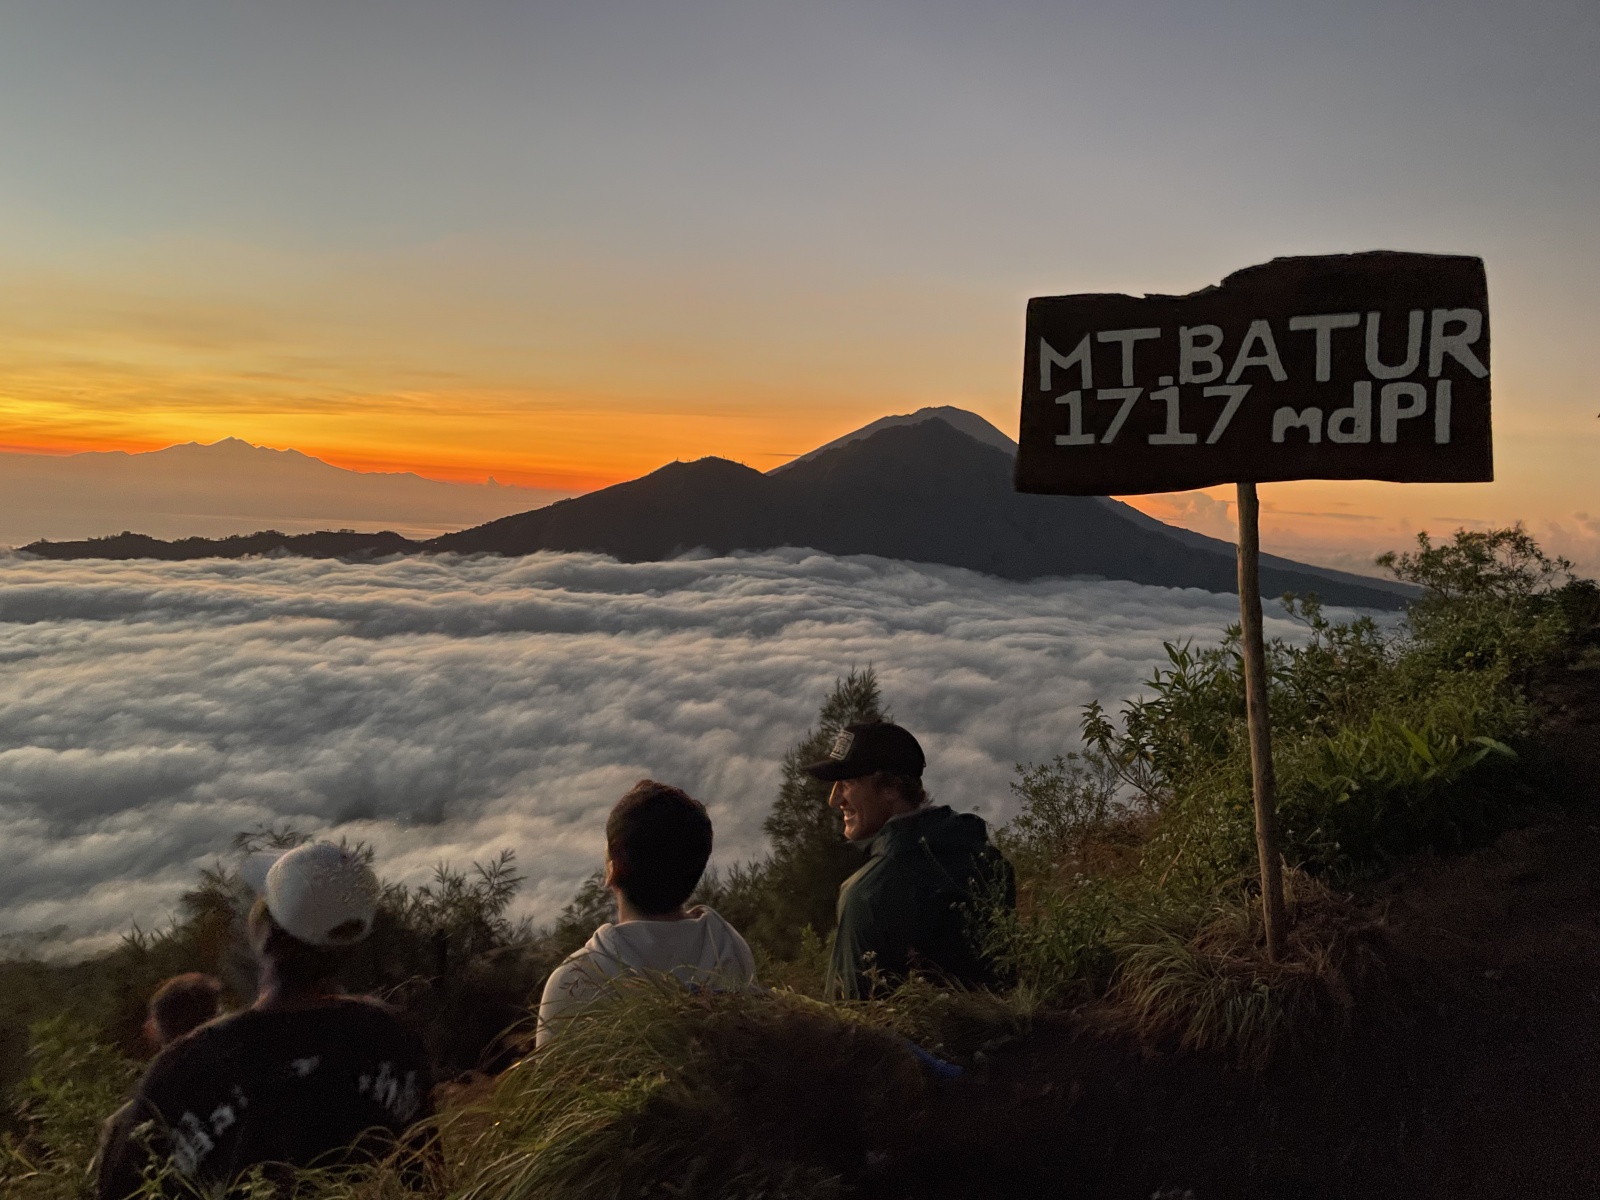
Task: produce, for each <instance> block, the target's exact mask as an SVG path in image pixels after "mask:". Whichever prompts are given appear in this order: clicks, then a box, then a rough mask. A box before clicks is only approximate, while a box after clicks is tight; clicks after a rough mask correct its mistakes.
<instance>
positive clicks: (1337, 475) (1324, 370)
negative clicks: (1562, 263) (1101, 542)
mask: <svg viewBox="0 0 1600 1200" xmlns="http://www.w3.org/2000/svg"><path fill="white" fill-rule="evenodd" d="M1023 372H1024V374H1023V385H1022V430H1021V438H1020V442H1021V449H1020V452H1019V453H1018V455H1017V477H1016V483H1017V490H1018V491H1021V492H1048V493H1055V494H1059V495H1079V496H1104V495H1112V494H1117V495H1125V494H1130V493H1138V492H1168V491H1179V490H1182V489H1186V488H1197V487H1206V486H1208V485H1211V484H1216V483H1233V482H1265V481H1269V480H1283V479H1390V480H1397V481H1401V482H1412V481H1431V482H1444V481H1463V482H1465V481H1474V480H1488V479H1493V478H1494V457H1493V448H1492V445H1491V442H1490V433H1489V299H1488V286H1487V283H1486V282H1485V278H1484V270H1483V260H1482V259H1479V258H1468V257H1464V256H1459V255H1442V254H1402V253H1395V252H1390V251H1375V252H1373V253H1369V254H1349V255H1328V256H1322V257H1314V258H1280V259H1275V260H1273V261H1272V262H1270V263H1266V264H1265V265H1263V266H1257V267H1249V268H1247V269H1245V270H1243V271H1238V272H1235V273H1234V274H1232V275H1230V276H1228V278H1227V279H1225V280H1223V281H1222V283H1221V284H1220V285H1218V286H1216V287H1211V288H1206V289H1205V290H1204V291H1199V292H1195V293H1194V294H1193V295H1189V296H1145V297H1142V298H1141V297H1135V296H1122V295H1082V296H1041V297H1038V298H1035V299H1033V300H1030V301H1029V302H1028V341H1027V350H1026V353H1025V355H1024V359H1023Z"/></svg>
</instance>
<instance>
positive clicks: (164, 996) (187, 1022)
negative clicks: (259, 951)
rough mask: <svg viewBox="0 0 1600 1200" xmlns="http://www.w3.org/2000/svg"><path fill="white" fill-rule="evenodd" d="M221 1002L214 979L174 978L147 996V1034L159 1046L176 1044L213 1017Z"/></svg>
mask: <svg viewBox="0 0 1600 1200" xmlns="http://www.w3.org/2000/svg"><path fill="white" fill-rule="evenodd" d="M221 999H222V984H221V982H219V981H218V980H217V979H215V978H214V977H212V976H210V975H202V974H201V973H200V972H198V971H190V972H189V973H188V974H186V975H174V976H173V977H172V978H171V979H169V980H167V981H166V982H165V983H163V984H162V985H161V986H160V987H158V988H157V989H156V990H155V993H154V994H153V995H152V996H151V997H150V1031H151V1033H153V1034H154V1035H155V1039H156V1040H157V1041H160V1042H161V1043H163V1044H165V1043H167V1042H172V1041H176V1040H177V1039H178V1038H181V1037H182V1036H183V1035H184V1034H186V1033H188V1032H190V1031H191V1030H193V1029H196V1028H198V1027H199V1026H201V1025H204V1024H205V1023H206V1022H207V1021H209V1020H211V1018H212V1017H214V1016H216V1015H217V1006H218V1004H219V1003H220V1002H221Z"/></svg>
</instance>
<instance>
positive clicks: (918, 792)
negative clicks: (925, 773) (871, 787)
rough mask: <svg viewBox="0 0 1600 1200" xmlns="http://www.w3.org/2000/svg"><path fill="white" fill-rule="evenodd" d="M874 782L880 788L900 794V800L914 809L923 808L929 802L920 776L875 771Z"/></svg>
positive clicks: (873, 774)
mask: <svg viewBox="0 0 1600 1200" xmlns="http://www.w3.org/2000/svg"><path fill="white" fill-rule="evenodd" d="M871 779H872V782H874V783H876V784H877V785H878V786H879V787H886V788H889V789H890V790H891V791H894V792H898V793H899V794H900V798H901V799H902V800H904V801H905V802H906V803H907V804H909V805H911V807H912V808H921V807H922V806H923V805H924V804H926V803H927V802H928V793H927V791H926V790H925V789H924V788H923V786H922V776H920V775H899V774H896V773H895V772H893V771H874V772H873V773H872V775H871Z"/></svg>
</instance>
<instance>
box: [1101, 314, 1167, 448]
mask: <svg viewBox="0 0 1600 1200" xmlns="http://www.w3.org/2000/svg"><path fill="white" fill-rule="evenodd" d="M1160 336H1161V330H1159V329H1106V330H1103V331H1102V332H1100V333H1097V334H1095V335H1094V339H1095V341H1097V342H1121V343H1122V386H1123V387H1132V386H1133V344H1134V343H1135V342H1148V341H1149V340H1150V339H1151V338H1158V337H1160ZM1083 386H1084V387H1088V386H1089V383H1088V381H1087V380H1085V381H1084V384H1083ZM1106 440H1107V441H1110V440H1111V439H1110V438H1107V439H1106Z"/></svg>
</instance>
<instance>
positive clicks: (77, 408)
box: [0, 0, 1600, 567]
mask: <svg viewBox="0 0 1600 1200" xmlns="http://www.w3.org/2000/svg"><path fill="white" fill-rule="evenodd" d="M1597 62H1600V5H1596V4H1595V3H1594V0H1530V2H1527V3H1496V4H1486V3H1474V2H1472V0H1455V2H1451V3H1388V2H1386V3H1375V2H1374V3H1366V2H1354V3H1342V4H1334V5H1310V4H1300V5H1285V4H1281V3H1266V2H1261V3H1215V2H1197V0H1190V2H1182V3H1180V2H1172V3H1137V2H1135V3H1126V2H1124V3H1105V4H1094V5H1090V4H1067V3H1042V2H1039V0H1028V2H1023V0H988V2H986V3H983V4H974V3H967V4H960V5H957V4H947V3H916V4H911V3H896V2H894V0H884V2H881V3H875V4H870V5H868V4H851V5H846V4H837V3H829V2H826V0H806V2H805V3H798V2H795V3H760V2H754V3H752V2H750V0H744V2H742V3H734V2H732V0H728V2H725V3H718V2H704V0H685V2H682V3H671V4H662V3H654V4H651V3H614V2H610V0H589V2H587V3H582V4H561V5H558V4H545V3H530V2H523V3H511V2H509V0H456V2H455V3H452V4H448V5H446V4H439V3H407V2H404V0H339V2H334V3H309V2H299V0H291V2H285V3H275V4H264V3H248V4H247V3H232V2H219V0H204V2H201V0H194V2H183V3H180V2H172V0H142V2H141V3H139V4H120V5H119V4H110V3H100V4H80V3H72V2H63V0H49V2H37V3H34V2H25V0H0V268H3V269H0V445H3V446H4V447H5V448H7V449H10V450H35V451H37V450H47V451H51V452H72V451H77V450H87V449H112V448H117V449H128V450H145V449H155V448H159V447H162V446H166V445H170V444H172V443H175V442H187V441H202V442H210V441H215V440H217V439H220V438H224V437H229V436H232V437H238V438H243V439H245V440H247V441H250V442H253V443H257V444H261V445H268V446H273V447H279V448H284V447H294V448H297V449H299V450H302V451H304V452H306V453H308V454H313V455H316V456H318V457H321V458H324V459H327V460H328V461H330V462H333V463H336V464H339V465H343V466H349V467H355V468H358V469H364V470H366V469H383V470H394V469H402V470H414V471H417V472H419V473H421V474H424V475H429V476H433V477H435V478H444V479H467V480H481V479H483V478H484V477H486V476H488V475H491V474H492V475H494V476H496V477H497V478H498V479H499V480H501V481H502V482H515V483H521V484H525V485H528V486H534V487H551V488H563V489H573V490H584V489H588V488H593V487H597V486H601V485H604V484H607V483H611V482H615V481H617V480H621V479H625V478H629V477H632V476H634V475H638V474H640V473H642V472H644V471H647V470H650V469H652V468H654V467H656V466H659V465H661V464H662V463H663V462H666V461H669V460H671V459H673V458H696V457H700V456H702V455H706V454H718V455H724V456H727V457H730V458H734V459H738V460H740V461H743V462H746V463H748V464H750V465H751V466H755V467H759V468H762V469H765V468H768V467H771V466H774V465H776V464H778V463H779V462H782V461H783V460H784V458H786V457H787V456H790V455H793V454H797V453H800V452H803V451H805V450H808V449H810V448H812V447H813V446H815V445H817V444H819V443H821V442H824V441H827V440H828V439H830V438H832V437H836V436H838V435H839V434H842V433H844V432H846V431H848V430H849V429H851V428H854V427H856V426H858V425H861V424H864V423H866V422H867V421H869V420H872V419H873V418H875V417H878V416H881V415H883V414H885V413H889V412H907V411H911V410H912V409H915V408H919V407H922V406H924V405H936V404H955V405H960V406H962V407H965V408H969V409H972V410H973V411H976V412H978V413H981V414H982V415H984V416H985V417H987V418H988V419H990V420H991V421H993V422H994V423H995V424H997V425H998V426H1000V427H1001V428H1002V429H1004V430H1006V432H1008V433H1010V434H1013V435H1014V434H1015V432H1016V424H1017V406H1018V392H1019V387H1020V363H1021V354H1022V321H1023V314H1024V306H1025V303H1026V300H1027V298H1028V297H1029V296H1031V295H1038V294H1052V293H1064V292H1078V291H1130V292H1144V291H1159V292H1186V291H1190V290H1193V289H1195V288H1198V287H1202V286H1205V285H1206V284H1209V283H1213V282H1216V281H1217V280H1218V279H1220V278H1221V277H1222V276H1223V275H1224V274H1226V273H1228V272H1229V271H1231V270H1233V269H1236V268H1238V267H1242V266H1245V265H1248V264H1251V263H1255V262H1260V261H1264V260H1266V259H1269V258H1271V257H1273V256H1275V255H1281V254H1305V253H1327V252H1339V251H1351V250H1363V249H1370V248H1377V247H1384V248H1395V249H1406V250H1424V251H1444V252H1456V253H1470V254H1478V255H1481V256H1483V258H1484V259H1485V260H1486V262H1487V265H1488V271H1489V282H1490V297H1491V305H1492V312H1493V322H1494V337H1495V348H1494V362H1495V375H1494V387H1495V397H1496V429H1495V432H1496V444H1497V465H1498V475H1499V479H1498V481H1497V482H1496V483H1494V484H1492V485H1482V484H1477V485H1452V486H1445V485H1430V486H1415V485H1411V486H1402V485H1392V484H1367V483H1327V484H1322V483H1305V484H1280V485H1271V486H1268V487H1266V488H1264V489H1263V496H1264V500H1265V503H1266V508H1267V511H1266V513H1265V516H1264V520H1265V523H1266V537H1267V542H1268V548H1269V549H1273V550H1276V551H1278V552H1281V553H1291V554H1298V555H1302V556H1315V557H1318V558H1319V559H1320V560H1323V561H1329V562H1336V563H1340V564H1343V565H1352V564H1355V563H1357V562H1359V561H1362V560H1365V559H1367V558H1369V557H1370V554H1371V552H1372V551H1373V550H1375V549H1382V548H1384V547H1386V546H1389V545H1393V544H1394V543H1395V541H1396V539H1397V538H1399V537H1401V536H1404V535H1405V534H1407V533H1409V532H1410V531H1413V530H1415V529H1418V528H1429V529H1432V530H1434V531H1435V532H1441V531H1444V530H1447V529H1448V528H1452V527H1454V526H1455V525H1459V524H1463V523H1465V524H1479V523H1484V522H1497V523H1501V522H1508V521H1510V520H1513V519H1524V520H1527V521H1528V522H1529V523H1530V525H1532V526H1533V527H1534V528H1535V530H1536V531H1537V532H1539V533H1540V534H1541V536H1544V537H1546V538H1547V539H1549V540H1550V541H1551V543H1552V544H1554V545H1555V546H1556V547H1557V548H1559V549H1563V550H1565V551H1567V552H1568V553H1570V554H1572V555H1573V556H1574V557H1576V558H1578V559H1579V560H1580V561H1581V562H1583V563H1585V565H1589V564H1594V566H1596V567H1600V483H1597V482H1596V481H1597V478H1600V420H1597V419H1596V414H1597V412H1600V396H1597V394H1596V388H1595V387H1594V384H1593V372H1594V368H1593V363H1592V354H1593V347H1594V346H1595V345H1596V344H1597V343H1600V335H1597V334H1596V329H1597V327H1600V228H1597V226H1600V119H1597V115H1600V69H1597V67H1596V63H1597ZM3 469H4V463H3V459H0V470H3ZM1228 498H1229V492H1228V490H1227V489H1213V490H1212V491H1211V492H1210V493H1206V494H1189V495H1185V496H1176V497H1149V498H1145V499H1142V500H1141V501H1140V504H1141V506H1142V507H1144V508H1146V509H1147V510H1148V511H1151V512H1153V513H1155V514H1156V515H1158V516H1163V517H1166V518H1169V519H1175V520H1179V521H1181V522H1182V523H1184V524H1188V525H1190V526H1191V527H1193V528H1197V529H1200V530H1202V531H1203V532H1207V533H1214V534H1217V533H1221V534H1226V533H1227V531H1228V528H1229V522H1230V521H1231V515H1230V512H1229V510H1228V508H1227V506H1226V504H1225V501H1226V500H1227V499H1228Z"/></svg>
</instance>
